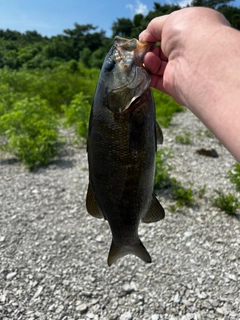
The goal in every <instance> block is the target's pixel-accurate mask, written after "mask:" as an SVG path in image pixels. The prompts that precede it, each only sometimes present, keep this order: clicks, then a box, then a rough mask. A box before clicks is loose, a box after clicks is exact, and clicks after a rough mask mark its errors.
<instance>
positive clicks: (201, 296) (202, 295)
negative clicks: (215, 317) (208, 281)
mask: <svg viewBox="0 0 240 320" xmlns="http://www.w3.org/2000/svg"><path fill="white" fill-rule="evenodd" d="M197 296H198V298H199V299H201V300H204V299H206V298H207V296H208V295H207V294H206V293H205V292H201V293H200V292H199V293H197Z"/></svg>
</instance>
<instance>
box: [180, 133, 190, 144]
mask: <svg viewBox="0 0 240 320" xmlns="http://www.w3.org/2000/svg"><path fill="white" fill-rule="evenodd" d="M190 136H191V134H190V132H184V133H183V134H182V135H177V136H176V142H178V143H181V144H191V143H192V140H191V138H190Z"/></svg>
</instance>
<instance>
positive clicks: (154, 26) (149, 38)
mask: <svg viewBox="0 0 240 320" xmlns="http://www.w3.org/2000/svg"><path fill="white" fill-rule="evenodd" d="M168 17H169V15H165V16H161V17H157V18H154V19H153V20H151V21H150V23H149V24H148V26H147V28H146V29H145V30H144V31H143V32H141V33H140V35H139V40H140V41H142V42H156V41H161V40H162V29H163V26H164V24H165V22H166V21H167V19H168Z"/></svg>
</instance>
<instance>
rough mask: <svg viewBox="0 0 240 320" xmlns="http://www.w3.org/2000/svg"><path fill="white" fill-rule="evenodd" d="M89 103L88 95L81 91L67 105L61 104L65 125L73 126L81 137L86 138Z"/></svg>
mask: <svg viewBox="0 0 240 320" xmlns="http://www.w3.org/2000/svg"><path fill="white" fill-rule="evenodd" d="M90 110H91V105H90V104H89V99H88V97H86V96H84V95H83V93H82V92H80V93H78V94H76V95H75V96H74V98H73V100H72V101H71V103H70V105H69V107H67V106H63V111H64V116H65V118H66V121H65V125H66V126H73V127H74V128H75V132H76V134H77V135H78V136H80V137H81V138H84V139H86V138H87V134H88V122H89V115H90Z"/></svg>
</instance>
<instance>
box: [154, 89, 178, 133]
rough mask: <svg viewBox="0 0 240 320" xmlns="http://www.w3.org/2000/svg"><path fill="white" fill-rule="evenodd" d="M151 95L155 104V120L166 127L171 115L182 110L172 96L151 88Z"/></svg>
mask: <svg viewBox="0 0 240 320" xmlns="http://www.w3.org/2000/svg"><path fill="white" fill-rule="evenodd" d="M152 91H153V96H154V101H155V106H156V118H157V121H158V122H159V123H160V124H161V125H162V126H163V127H165V128H166V127H168V126H169V124H170V122H171V120H172V117H173V115H174V114H175V113H176V112H181V111H183V110H184V108H183V107H181V106H180V105H179V104H178V103H176V102H175V101H174V100H173V98H171V97H170V96H168V95H167V94H165V93H162V92H160V91H158V90H155V89H153V90H152Z"/></svg>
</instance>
